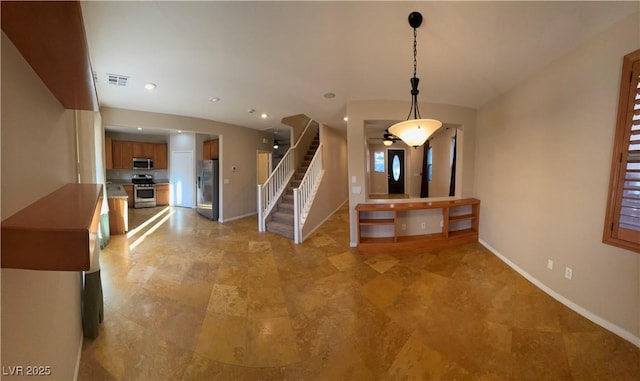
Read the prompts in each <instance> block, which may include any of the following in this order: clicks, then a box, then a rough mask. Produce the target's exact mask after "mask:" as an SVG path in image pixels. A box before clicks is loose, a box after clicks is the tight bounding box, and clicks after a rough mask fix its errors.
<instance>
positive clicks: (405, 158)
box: [386, 147, 408, 195]
mask: <svg viewBox="0 0 640 381" xmlns="http://www.w3.org/2000/svg"><path fill="white" fill-rule="evenodd" d="M389 151H402V152H403V153H402V156H403V160H402V168H401V171H402V173H403V174H404V179H403V181H402V183H403V184H402V187H403V189H404V191H403V193H402V194H408V193H407V150H406V148H404V147H398V148H391V147H389V148H387V152H386V154H387V176H388V175H389V168H390V167H391V165H392V164H391V159H390V155H389ZM390 194H392V193H390V192H389V178H388V177H387V195H390ZM393 194H399V193H393Z"/></svg>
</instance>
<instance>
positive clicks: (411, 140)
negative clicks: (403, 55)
mask: <svg viewBox="0 0 640 381" xmlns="http://www.w3.org/2000/svg"><path fill="white" fill-rule="evenodd" d="M408 20H409V25H410V26H411V27H412V28H413V77H412V78H411V79H410V82H411V108H410V109H409V115H408V116H407V120H405V121H404V122H399V123H396V124H394V125H393V126H391V127H389V131H390V132H391V133H392V134H393V135H395V136H398V137H399V138H400V139H402V141H404V142H405V143H406V144H407V145H410V146H412V147H418V146H421V145H423V144H424V142H425V141H426V140H427V139H428V138H429V137H430V136H431V135H432V134H433V133H434V132H435V131H436V130H437V129H438V128H440V127H441V126H442V123H441V122H440V121H438V120H434V119H422V117H421V116H420V108H419V106H418V94H419V93H420V91H419V90H418V84H419V83H420V78H418V75H417V74H418V42H417V40H418V30H417V29H418V28H419V27H420V25H422V15H421V14H420V12H411V13H410V14H409V18H408ZM412 114H413V115H412ZM412 116H413V118H412Z"/></svg>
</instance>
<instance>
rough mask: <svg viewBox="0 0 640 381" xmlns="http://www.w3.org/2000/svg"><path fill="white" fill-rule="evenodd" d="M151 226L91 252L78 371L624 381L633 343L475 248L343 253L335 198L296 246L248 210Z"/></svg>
mask: <svg viewBox="0 0 640 381" xmlns="http://www.w3.org/2000/svg"><path fill="white" fill-rule="evenodd" d="M162 210H163V209H161V208H157V209H156V210H140V211H132V224H133V225H135V224H138V223H139V222H138V221H137V220H140V218H139V217H144V218H147V216H148V215H150V214H151V213H155V212H157V211H162ZM154 222H155V223H158V222H161V225H159V226H156V227H152V230H153V229H156V228H157V229H156V230H153V231H152V232H150V233H148V232H147V233H145V232H144V231H141V232H139V233H138V234H136V235H135V236H133V237H131V238H130V239H127V238H126V237H124V236H120V237H112V239H111V243H110V244H109V246H108V247H107V248H106V250H105V251H104V252H103V253H102V256H101V262H102V281H103V287H104V295H105V321H104V323H103V325H102V327H101V332H100V336H99V337H98V338H97V339H95V340H93V341H89V340H85V342H84V345H83V351H82V359H81V364H80V374H79V379H80V380H181V379H182V380H271V379H276V380H279V379H287V380H390V379H414V380H640V354H639V350H638V348H637V347H635V346H633V345H632V344H630V343H628V342H626V341H625V340H623V339H621V338H619V337H617V336H615V335H614V334H611V333H609V332H608V331H606V330H604V329H602V328H600V327H599V326H597V325H595V324H593V323H591V322H590V321H588V320H586V319H584V318H582V317H581V316H579V315H577V314H575V313H574V312H572V311H570V310H569V309H567V308H566V307H564V306H563V305H561V304H559V303H558V302H556V301H555V300H553V299H552V298H550V297H549V296H547V295H546V294H545V293H543V292H542V291H540V290H538V289H537V288H536V287H534V286H533V285H532V284H530V283H529V282H527V281H526V280H525V279H524V278H522V277H521V276H520V275H519V274H517V273H516V272H514V271H513V270H511V269H510V268H509V267H507V266H506V265H505V264H504V263H503V262H501V261H500V260H499V259H497V258H496V257H495V256H494V255H492V254H491V253H490V252H489V251H487V250H486V249H485V248H484V247H482V246H481V245H480V244H471V245H466V246H462V247H459V248H455V249H447V250H442V251H416V252H411V253H403V254H398V255H390V254H387V255H376V256H364V255H360V254H356V253H355V251H354V250H353V249H350V248H349V231H348V229H349V227H348V210H347V208H346V206H345V207H343V208H341V209H340V210H339V211H338V212H337V213H336V214H335V215H334V216H333V217H332V218H331V219H330V220H329V221H328V222H327V223H326V224H325V225H323V226H322V227H321V228H320V229H318V230H317V231H316V232H315V233H314V234H313V235H312V236H311V237H310V238H309V239H307V240H306V241H305V242H304V243H303V244H301V245H294V244H293V243H292V242H291V241H289V240H287V239H285V238H282V237H280V236H276V235H273V234H270V233H258V232H257V229H256V226H257V220H256V218H255V217H253V218H245V219H242V220H238V221H233V222H229V223H225V224H219V223H217V222H212V221H208V220H206V219H204V218H202V217H200V216H198V215H197V214H196V213H195V212H194V211H193V210H190V209H181V208H172V209H171V208H169V209H167V210H166V211H164V213H163V214H162V215H161V216H160V217H159V218H157V219H156V220H155V221H154ZM152 225H153V224H151V225H150V226H149V227H151V226H152ZM149 227H147V229H149ZM145 230H146V229H145ZM146 231H148V230H146ZM140 237H144V238H143V240H142V241H139V240H138V239H140ZM136 240H138V241H136Z"/></svg>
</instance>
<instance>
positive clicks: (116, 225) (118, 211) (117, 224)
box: [107, 198, 129, 235]
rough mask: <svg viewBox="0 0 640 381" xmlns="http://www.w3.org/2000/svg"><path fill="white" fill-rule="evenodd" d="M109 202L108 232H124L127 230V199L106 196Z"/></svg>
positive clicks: (114, 233) (113, 233) (117, 233)
mask: <svg viewBox="0 0 640 381" xmlns="http://www.w3.org/2000/svg"><path fill="white" fill-rule="evenodd" d="M107 202H108V203H109V232H110V233H111V234H112V235H119V234H125V233H126V232H127V230H129V212H127V206H128V205H127V204H128V202H127V200H125V199H123V198H108V199H107Z"/></svg>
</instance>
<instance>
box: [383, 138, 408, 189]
mask: <svg viewBox="0 0 640 381" xmlns="http://www.w3.org/2000/svg"><path fill="white" fill-rule="evenodd" d="M387 158H388V159H387V179H388V183H389V194H404V150H401V149H390V150H388V151H387Z"/></svg>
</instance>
